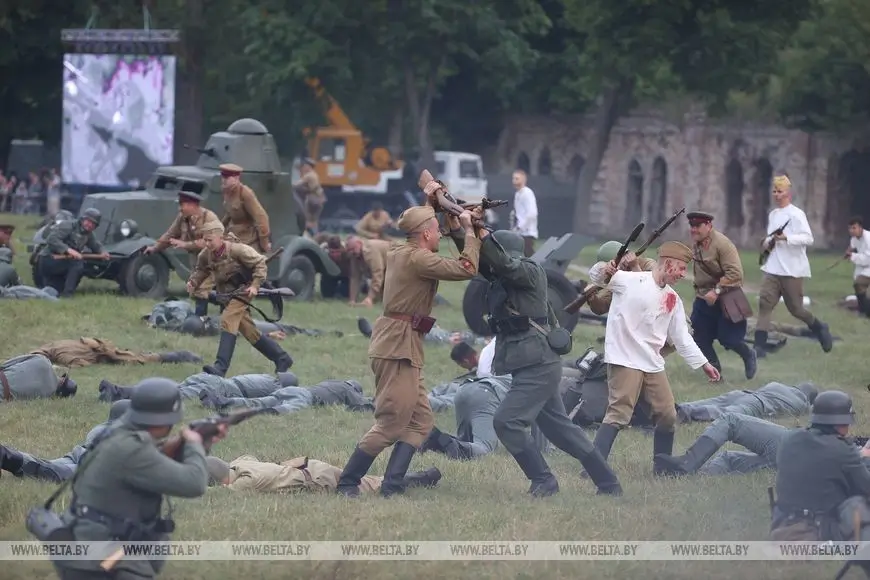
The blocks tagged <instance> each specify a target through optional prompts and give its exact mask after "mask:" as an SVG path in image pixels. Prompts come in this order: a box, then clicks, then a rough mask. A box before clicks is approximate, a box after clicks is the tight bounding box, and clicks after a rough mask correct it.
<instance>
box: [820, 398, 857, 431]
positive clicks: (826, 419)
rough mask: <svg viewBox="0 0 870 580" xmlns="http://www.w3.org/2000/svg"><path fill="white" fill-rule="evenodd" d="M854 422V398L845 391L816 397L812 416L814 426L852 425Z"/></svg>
mask: <svg viewBox="0 0 870 580" xmlns="http://www.w3.org/2000/svg"><path fill="white" fill-rule="evenodd" d="M854 422H855V411H854V410H853V409H852V397H850V396H849V395H847V394H846V393H844V392H843V391H825V392H824V393H820V394H819V396H818V397H816V400H815V402H814V403H813V409H812V414H811V415H810V423H812V424H813V425H851V424H852V423H854Z"/></svg>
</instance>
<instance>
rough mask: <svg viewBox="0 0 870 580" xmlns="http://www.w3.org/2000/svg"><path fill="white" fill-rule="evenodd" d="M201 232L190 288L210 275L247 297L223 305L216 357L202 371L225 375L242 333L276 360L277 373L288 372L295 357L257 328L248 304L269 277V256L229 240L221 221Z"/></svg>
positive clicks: (226, 290)
mask: <svg viewBox="0 0 870 580" xmlns="http://www.w3.org/2000/svg"><path fill="white" fill-rule="evenodd" d="M201 231H202V235H203V239H204V240H205V249H203V250H202V252H200V254H199V256H198V257H197V259H196V267H195V268H194V270H193V272H191V274H190V280H188V282H187V291H188V292H190V293H191V294H193V293H195V292H196V291H197V289H198V288H199V286H200V284H202V283H203V282H204V281H205V280H206V279H207V278H208V277H209V276H212V277H213V279H214V285H215V289H216V290H217V291H218V292H220V293H222V294H228V293H233V292H236V291H238V290H240V289H245V295H244V297H243V298H244V300H241V299H230V300H229V302H227V303H226V304H225V305H224V306H223V307H222V309H221V335H220V343H219V344H218V352H217V357H216V359H215V363H214V364H213V365H206V366H204V367H203V368H202V370H203V371H205V372H207V373H209V374H211V375H218V376H221V377H223V376H226V373H227V370H228V369H229V368H230V362H231V361H232V359H233V353H234V352H235V350H236V338H237V336H238V334H239V333H241V334H242V336H244V337H245V339H246V340H247V341H248V342H250V343H251V345H252V346H253V347H254V348H255V349H256V350H257V351H258V352H259V353H260V354H262V355H263V356H265V357H266V358H267V359H269V360H270V361H272V362H273V363H275V372H276V373H283V372H285V371H287V370H288V369H289V368H290V367H291V366H293V359H292V358H290V355H289V354H287V353H286V352H285V351H284V349H283V348H281V346H280V345H279V344H278V343H277V342H275V341H274V340H272V339H271V338H269V337H268V336H266V335H265V334H263V333H262V332H260V331H259V330H258V329H257V326H256V325H255V324H254V320H253V319H252V318H251V311H250V305H249V304H248V302H249V301H250V300H253V299H254V297H256V296H257V293H258V292H259V290H260V285H261V284H262V283H263V282H264V281H265V280H266V257H265V256H263V255H261V254H259V253H258V252H257V251H256V250H255V249H254V248H252V247H251V246H248V245H246V244H242V243H237V242H228V241H226V240H225V239H224V238H223V237H222V236H223V233H224V228H223V226H222V225H221V224H220V222H211V223H209V224H207V225H205V226H203V229H202V230H201Z"/></svg>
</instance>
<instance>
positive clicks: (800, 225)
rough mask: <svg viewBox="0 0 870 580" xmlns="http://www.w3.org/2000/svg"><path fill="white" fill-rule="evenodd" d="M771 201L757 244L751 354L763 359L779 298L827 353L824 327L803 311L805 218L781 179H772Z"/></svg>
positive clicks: (809, 240)
mask: <svg viewBox="0 0 870 580" xmlns="http://www.w3.org/2000/svg"><path fill="white" fill-rule="evenodd" d="M773 201H774V203H775V204H776V207H775V208H774V209H773V211H771V212H770V215H769V216H768V218H767V232H768V235H767V236H766V237H765V238H764V240H762V242H761V243H762V247H763V252H762V255H761V260H760V261H761V262H763V264H762V266H761V271H762V272H763V273H764V277H763V278H762V280H761V289H760V291H759V293H758V323H757V324H756V327H755V352H756V354H757V355H758V356H759V357H764V356H766V355H767V353H766V352H765V350H764V345H765V344H767V333H768V331H769V330H770V322H771V318H772V317H773V309H774V308H776V305H777V304H778V303H779V299H780V297H782V299H783V301H784V302H785V307H786V308H787V309H788V311H789V312H790V313H791V315H792V316H794V317H795V318H797V319H798V320H800V321H802V322H803V323H804V324H806V325H807V326H808V327H809V329H810V330H811V331H812V333H813V334H814V335H815V336H816V338H818V339H819V343H820V344H821V345H822V350H823V351H825V352H830V351H831V349H832V348H833V345H834V343H833V338H832V337H831V331H830V330H829V329H828V325H827V324H824V323H823V322H822V321H821V320H819V319H818V318H816V317H815V316H813V314H812V313H811V312H810V311H809V310H807V309H806V308H805V307H804V303H803V299H804V278H809V277H810V275H811V274H810V261H809V260H808V259H807V246H811V245H813V232H812V230H811V229H810V224H809V221H807V216H806V214H805V213H804V212H803V210H802V209H800V208H799V207H797V206H796V205H794V204H793V203H792V193H791V181H790V180H789V178H788V177H786V176H785V175H777V176H776V177H774V179H773Z"/></svg>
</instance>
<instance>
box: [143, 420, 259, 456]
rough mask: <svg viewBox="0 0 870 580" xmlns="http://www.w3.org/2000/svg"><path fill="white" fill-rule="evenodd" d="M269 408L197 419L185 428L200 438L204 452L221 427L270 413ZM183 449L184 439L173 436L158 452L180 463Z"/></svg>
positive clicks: (209, 446) (179, 436)
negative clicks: (197, 434)
mask: <svg viewBox="0 0 870 580" xmlns="http://www.w3.org/2000/svg"><path fill="white" fill-rule="evenodd" d="M270 410H271V409H269V408H265V407H264V408H259V409H248V410H245V411H239V412H238V413H230V414H228V415H215V416H212V417H206V418H205V419H197V420H196V421H193V422H191V423H190V424H189V425H188V426H187V427H188V429H190V430H192V431H196V432H197V433H199V435H200V436H201V437H202V443H203V447H205V449H206V451H208V450H209V449H210V448H211V440H212V439H214V437H215V436H216V435H217V434H218V432H219V431H220V426H221V425H228V426H232V425H238V424H239V423H241V422H242V421H245V420H247V419H250V418H251V417H253V416H254V415H261V414H263V413H266V412H268V411H270ZM183 448H184V438H183V437H182V436H181V435H173V436H172V437H170V438H169V439H167V440H166V441H164V442H163V443H162V444H161V445H160V451H161V452H162V453H163V454H164V455H166V456H168V457H171V458H173V459H175V460H176V461H181V450H182V449H183Z"/></svg>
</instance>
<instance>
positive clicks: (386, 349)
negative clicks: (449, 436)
mask: <svg viewBox="0 0 870 580" xmlns="http://www.w3.org/2000/svg"><path fill="white" fill-rule="evenodd" d="M424 177H428V178H427V179H425V180H424ZM420 181H421V183H420V186H421V188H422V189H423V190H424V192H425V193H426V196H427V198H428V204H429V205H424V206H417V207H412V208H409V209H407V210H405V211H404V212H402V214H401V215H400V216H399V219H398V222H397V226H398V228H399V229H400V230H402V231H404V232H405V234H406V235H407V241H406V242H405V243H404V244H393V246H391V247H390V249H389V250H388V251H387V259H386V263H387V268H386V276H385V280H384V313H383V315H381V316H380V317H379V318H378V319H377V320H376V321H375V325H374V329H373V332H372V339H371V344H370V346H369V358H370V359H371V366H372V371H373V372H374V375H375V421H376V423H375V426H374V427H372V428H371V429H370V430H369V432H368V433H366V434H365V435H364V436H363V438H362V439H361V440H360V441H359V443H358V444H357V447H356V449H355V450H354V452H353V454H352V455H351V457H350V459H349V460H348V462H347V465H345V467H344V470H343V471H342V473H341V477H340V478H339V481H338V489H337V491H338V493H340V494H342V495H345V496H347V497H357V496H359V493H360V491H359V486H360V482H361V480H362V478H363V477H364V476H365V475H366V474H367V473H368V471H369V469H370V468H371V466H372V463H374V461H375V459H376V458H377V456H378V455H380V453H381V452H382V451H383V450H384V449H386V448H387V447H390V446H391V445H392V446H393V451H392V454H391V455H390V460H389V462H388V464H387V470H386V473H385V474H384V481H383V483H382V484H381V490H380V493H381V495H382V496H384V497H389V496H392V495H394V494H400V493H403V492H404V491H405V487H406V484H405V474H406V473H407V471H408V467H409V466H410V464H411V459H412V458H413V457H414V454H415V453H416V452H417V451H418V450H419V449H420V447H421V446H422V445H423V443H424V442H425V441H426V438H427V437H428V436H429V432H430V431H431V430H432V426H433V424H434V420H433V418H432V410H431V408H430V406H429V396H428V391H427V389H426V385H425V384H424V383H423V373H422V370H423V337H424V335H425V334H427V333H428V332H429V330H431V328H432V326H433V325H434V324H435V319H434V318H432V317H431V316H430V314H431V312H432V306H433V304H434V302H435V294H436V293H437V292H438V282H439V281H440V280H469V279H471V278H472V277H474V275H475V274H477V264H478V257H479V252H480V239H479V237H478V236H485V235H486V233H487V232H486V231H485V230H482V229H478V230H477V231H475V226H474V224H473V223H472V219H473V214H472V212H471V211H467V210H466V211H461V212H460V213H459V216H458V217H457V216H454V215H448V218H447V221H448V224H449V226H450V230H451V231H450V233H451V237H452V238H453V240H454V241H455V242H456V245H457V247H458V248H459V250H460V251H461V252H462V253H461V255H460V256H459V258H447V257H443V256H439V255H438V253H437V252H438V244H439V241H440V240H441V232H440V230H439V227H438V220H437V219H436V218H435V207H439V209H442V210H443V209H446V208H441V207H440V206H439V205H438V204H439V202H438V201H437V200H438V195H439V192H440V191H441V188H443V185H442V184H440V183H438V182H436V181H435V180H433V179H432V178H431V175H429V173H428V172H424V173H423V176H421V179H420ZM440 195H441V196H442V197H443V195H444V193H443V192H441V193H440ZM480 214H482V210H479V213H478V218H479V217H480Z"/></svg>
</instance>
